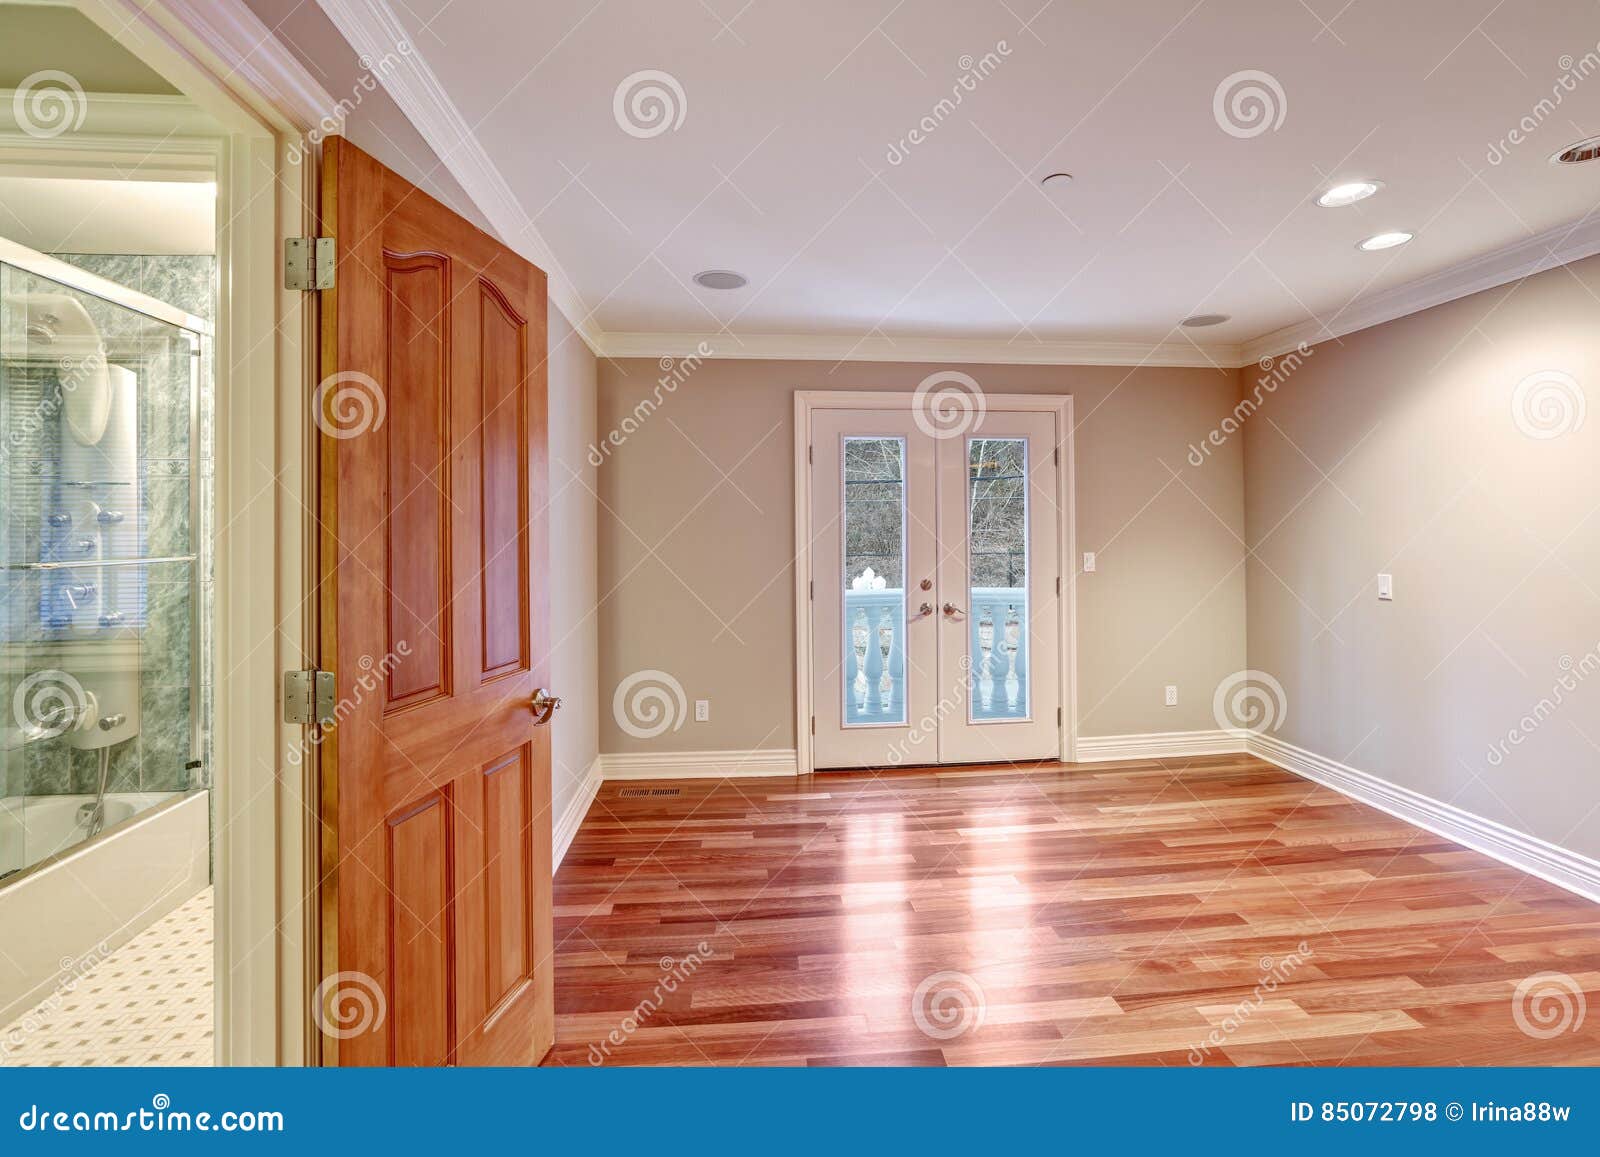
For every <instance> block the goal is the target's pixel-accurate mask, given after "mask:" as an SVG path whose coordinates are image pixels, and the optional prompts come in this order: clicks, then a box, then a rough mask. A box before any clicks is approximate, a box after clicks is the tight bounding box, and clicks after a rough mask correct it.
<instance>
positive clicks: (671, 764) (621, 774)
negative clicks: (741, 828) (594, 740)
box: [600, 748, 799, 779]
mask: <svg viewBox="0 0 1600 1157" xmlns="http://www.w3.org/2000/svg"><path fill="white" fill-rule="evenodd" d="M600 766H601V768H602V769H603V771H604V774H605V778H606V779H744V778H747V777H751V776H777V775H788V776H794V775H798V774H799V771H798V770H797V768H798V766H799V765H798V763H797V762H796V759H795V752H794V749H793V748H788V749H781V750H780V749H760V750H755V751H630V752H626V753H624V754H618V755H602V756H601V757H600Z"/></svg>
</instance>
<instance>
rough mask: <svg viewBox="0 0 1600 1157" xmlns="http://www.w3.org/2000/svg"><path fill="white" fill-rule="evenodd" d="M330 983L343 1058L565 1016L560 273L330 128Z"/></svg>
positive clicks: (427, 1049) (326, 401)
mask: <svg viewBox="0 0 1600 1157" xmlns="http://www.w3.org/2000/svg"><path fill="white" fill-rule="evenodd" d="M323 156H324V174H323V192H322V196H323V206H322V208H323V226H324V227H323V233H324V235H331V236H333V237H334V239H335V245H336V249H337V255H338V264H337V275H336V284H335V286H334V288H333V289H331V290H329V291H325V292H324V293H323V295H322V310H323V317H322V373H323V381H322V383H321V384H320V385H319V387H318V393H317V396H316V398H315V409H316V419H317V425H318V426H319V428H320V431H321V481H320V504H321V520H322V543H321V552H320V554H321V571H322V573H321V579H322V583H321V608H320V610H321V622H322V631H321V635H322V666H323V667H324V668H326V669H329V670H332V671H334V672H335V673H336V676H337V686H338V696H339V707H338V722H337V724H336V725H335V726H334V727H332V728H330V729H328V730H327V732H326V737H325V741H324V743H323V745H322V759H321V766H322V774H323V790H322V810H323V820H324V829H323V830H324V847H323V911H324V943H323V962H324V981H323V985H324V987H323V989H322V990H321V1002H320V1004H321V1006H320V1007H319V1009H318V1013H319V1015H318V1022H319V1024H320V1025H321V1027H322V1028H323V1029H324V1042H325V1056H327V1057H329V1058H330V1059H336V1060H337V1063H339V1064H359V1065H439V1064H512V1065H521V1064H536V1063H537V1062H538V1061H539V1060H540V1059H541V1058H542V1057H543V1056H544V1054H545V1052H546V1050H548V1049H549V1047H550V1045H551V1043H552V1040H553V1033H554V1013H553V1007H552V983H551V974H552V961H551V949H552V942H551V909H550V873H551V858H550V728H549V727H547V726H540V725H539V724H540V723H541V722H548V721H549V720H548V716H549V714H550V713H551V712H550V710H539V709H536V708H535V707H534V706H533V700H534V696H535V693H536V691H537V690H538V689H540V688H542V687H543V686H544V684H545V683H546V682H547V681H548V678H549V639H550V636H549V630H548V625H549V601H548V594H547V590H548V587H547V583H546V574H547V527H546V521H545V507H546V497H547V492H548V491H547V487H548V483H547V477H546V474H547V469H546V446H545V431H546V397H545V355H546V323H545V277H544V274H543V273H542V272H541V271H540V270H539V269H537V268H535V267H534V266H532V265H530V264H529V263H528V262H526V261H524V260H523V259H522V258H520V257H518V256H517V255H516V254H514V253H512V252H511V251H510V250H509V249H507V248H506V247H505V246H503V245H501V244H499V243H498V242H497V241H495V240H493V239H492V238H490V237H488V236H487V235H486V234H484V233H482V232H481V231H479V230H478V229H477V228H475V227H474V226H472V225H471V224H469V223H468V222H466V221H464V220H463V219H462V218H460V217H458V216H456V215H455V214H454V213H452V212H450V211H449V210H448V209H446V208H445V207H444V206H443V205H441V204H439V203H438V202H437V201H434V200H433V199H432V198H430V197H428V196H426V195H425V194H423V193H421V192H420V191H418V190H417V189H416V188H415V187H414V186H412V185H411V184H409V183H407V182H406V181H404V180H402V179H400V178H399V177H398V176H396V175H395V174H394V173H392V172H390V171H389V170H388V169H386V168H384V167H383V166H382V165H380V164H378V162H377V161H375V160H373V159H372V158H371V157H369V156H367V155H366V154H365V153H363V152H361V151H360V150H359V149H356V148H354V147H353V146H352V145H350V143H349V142H347V141H344V140H341V139H339V138H337V137H334V138H331V139H329V140H328V141H327V142H326V145H325V146H324V154H323Z"/></svg>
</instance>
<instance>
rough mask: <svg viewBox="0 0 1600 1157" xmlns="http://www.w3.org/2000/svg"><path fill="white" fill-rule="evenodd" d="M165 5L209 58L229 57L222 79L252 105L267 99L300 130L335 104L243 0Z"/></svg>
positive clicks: (184, 0) (180, 0)
mask: <svg viewBox="0 0 1600 1157" xmlns="http://www.w3.org/2000/svg"><path fill="white" fill-rule="evenodd" d="M161 7H162V8H164V9H165V10H166V11H167V12H169V13H171V14H172V16H173V17H174V18H175V19H176V21H177V22H178V24H179V26H180V27H181V29H182V34H183V35H186V36H188V37H192V38H193V40H194V41H195V42H196V43H198V44H199V45H200V46H201V47H202V48H203V49H204V50H205V56H206V57H208V58H209V59H211V60H215V61H222V62H226V68H227V71H226V73H225V74H219V79H220V80H221V82H222V83H223V84H224V85H225V86H226V87H227V88H228V90H229V91H230V92H232V93H234V95H235V96H237V97H239V98H240V99H242V100H243V101H244V102H245V104H246V105H248V106H250V107H252V108H259V106H260V104H261V102H265V104H266V105H267V106H268V108H270V109H271V110H272V111H274V112H276V113H277V114H278V116H279V117H280V118H282V120H283V121H284V122H286V123H287V124H288V125H290V126H293V128H294V129H296V130H297V131H300V132H304V131H306V130H307V129H310V128H311V127H313V126H314V125H316V123H317V122H318V121H319V120H321V119H322V118H323V117H324V116H326V115H327V114H328V112H329V111H330V110H331V109H333V108H334V107H335V103H336V102H335V101H334V99H333V97H332V96H331V95H330V94H329V92H328V90H327V89H325V88H323V87H322V85H321V84H320V83H319V82H318V81H317V79H316V77H314V76H313V75H312V74H311V71H310V70H309V69H308V68H306V66H305V65H304V64H302V63H301V61H300V59H299V58H298V57H297V56H295V55H294V53H292V52H291V51H289V47H288V45H286V44H284V43H283V41H281V40H279V39H278V37H277V36H276V35H275V34H274V33H273V31H272V29H270V28H268V27H267V25H266V23H265V22H264V21H262V19H261V18H260V17H259V16H257V15H256V14H255V13H254V12H252V11H251V10H250V9H249V8H247V7H246V6H245V5H244V3H243V0H204V2H203V3H202V2H197V0H162V3H161Z"/></svg>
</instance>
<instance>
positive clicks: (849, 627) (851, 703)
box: [844, 595, 866, 723]
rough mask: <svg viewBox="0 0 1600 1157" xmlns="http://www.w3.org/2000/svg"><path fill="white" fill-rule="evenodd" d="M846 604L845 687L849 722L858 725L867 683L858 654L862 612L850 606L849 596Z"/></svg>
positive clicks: (846, 597) (846, 598)
mask: <svg viewBox="0 0 1600 1157" xmlns="http://www.w3.org/2000/svg"><path fill="white" fill-rule="evenodd" d="M844 602H845V607H844V616H845V627H844V650H845V656H844V661H845V666H846V675H847V678H846V679H845V684H844V685H845V687H846V688H848V690H847V691H846V692H845V704H846V706H847V707H848V708H849V713H850V719H849V722H851V723H857V722H860V719H861V703H862V700H863V698H865V695H866V682H865V680H863V679H862V678H861V660H860V658H859V657H858V656H857V654H856V619H857V618H859V617H860V614H861V612H860V611H858V610H856V609H855V608H854V607H852V606H851V605H850V596H849V595H846V596H845V600H844Z"/></svg>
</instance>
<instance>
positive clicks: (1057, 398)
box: [794, 390, 1078, 775]
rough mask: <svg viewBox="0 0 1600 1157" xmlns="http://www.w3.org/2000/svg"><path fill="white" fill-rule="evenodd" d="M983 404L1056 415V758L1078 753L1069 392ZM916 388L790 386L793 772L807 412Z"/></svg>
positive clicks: (808, 619)
mask: <svg viewBox="0 0 1600 1157" xmlns="http://www.w3.org/2000/svg"><path fill="white" fill-rule="evenodd" d="M983 401H984V406H985V408H986V409H988V410H1014V411H1023V412H1027V413H1048V414H1054V415H1055V423H1056V448H1057V449H1058V450H1059V451H1060V452H1061V461H1060V463H1059V464H1058V466H1057V469H1056V510H1057V512H1058V523H1057V543H1058V545H1057V551H1058V552H1059V555H1060V558H1059V560H1058V564H1057V565H1058V566H1059V567H1060V571H1059V573H1060V575H1061V578H1062V614H1061V615H1060V616H1059V620H1060V621H1059V627H1058V629H1059V631H1060V638H1059V639H1058V641H1057V645H1058V649H1059V654H1060V664H1061V674H1060V678H1061V702H1060V703H1059V704H1058V705H1057V706H1059V707H1060V708H1061V728H1060V734H1059V745H1060V746H1059V748H1058V751H1057V758H1059V759H1061V760H1062V761H1063V762H1066V763H1076V762H1077V759H1078V644H1077V641H1078V568H1077V566H1076V565H1075V564H1074V563H1073V560H1074V559H1076V558H1077V557H1078V553H1077V552H1078V547H1077V512H1076V502H1077V493H1078V487H1077V467H1076V462H1077V454H1076V452H1075V449H1074V447H1075V435H1076V433H1077V431H1076V427H1075V425H1074V422H1073V408H1072V395H1071V394H989V393H986V394H984V396H983ZM915 406H916V395H915V394H914V393H911V392H910V391H905V392H901V391H888V390H863V391H846V390H837V391H835V390H796V391H795V394H794V640H795V667H794V677H795V684H794V686H795V716H794V732H795V764H796V769H797V772H798V774H800V775H809V774H811V773H812V772H814V771H815V770H816V762H815V761H816V755H815V750H814V747H813V744H812V737H811V717H812V713H813V711H814V709H815V705H814V704H813V702H812V678H813V674H814V672H813V669H812V666H813V665H812V655H813V654H814V651H813V647H814V643H815V640H814V638H813V634H814V632H813V629H812V610H811V608H812V602H811V590H810V583H811V514H812V510H811V418H812V415H813V414H815V413H816V412H817V411H818V410H912V409H914V408H915Z"/></svg>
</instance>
